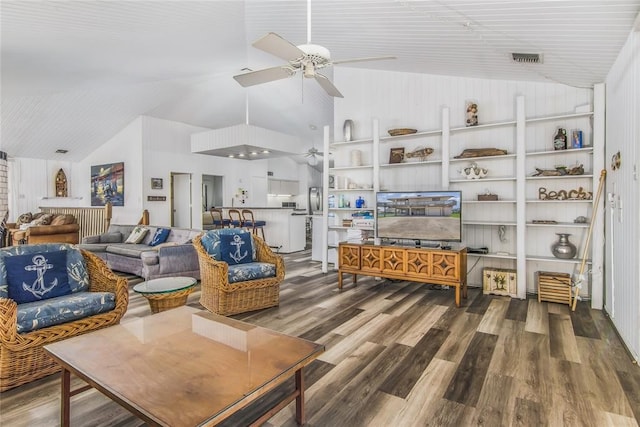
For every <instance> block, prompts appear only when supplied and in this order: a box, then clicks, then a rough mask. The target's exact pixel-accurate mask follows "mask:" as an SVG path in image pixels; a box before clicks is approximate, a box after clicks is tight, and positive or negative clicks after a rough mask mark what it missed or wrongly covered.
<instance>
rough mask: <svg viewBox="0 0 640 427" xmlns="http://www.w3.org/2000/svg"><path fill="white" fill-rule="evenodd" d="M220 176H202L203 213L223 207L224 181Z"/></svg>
mask: <svg viewBox="0 0 640 427" xmlns="http://www.w3.org/2000/svg"><path fill="white" fill-rule="evenodd" d="M223 178H224V177H223V176H219V175H202V211H203V212H206V211H208V210H209V209H211V208H213V207H222V204H223V198H222V188H223V187H222V180H223Z"/></svg>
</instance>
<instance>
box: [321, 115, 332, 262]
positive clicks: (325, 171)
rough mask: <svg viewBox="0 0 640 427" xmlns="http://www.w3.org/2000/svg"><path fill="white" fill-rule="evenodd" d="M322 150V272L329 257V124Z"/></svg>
mask: <svg viewBox="0 0 640 427" xmlns="http://www.w3.org/2000/svg"><path fill="white" fill-rule="evenodd" d="M323 130H324V135H323V137H324V139H323V146H322V152H323V153H324V159H323V160H322V189H323V190H322V272H323V273H327V272H328V271H329V268H328V257H329V157H330V155H329V132H330V128H329V125H326V126H325V127H324V128H323Z"/></svg>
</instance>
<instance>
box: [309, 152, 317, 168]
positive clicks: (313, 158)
mask: <svg viewBox="0 0 640 427" xmlns="http://www.w3.org/2000/svg"><path fill="white" fill-rule="evenodd" d="M307 163H308V164H309V165H310V166H316V165H317V164H318V158H317V157H316V155H315V154H314V155H312V156H309V157H308V158H307Z"/></svg>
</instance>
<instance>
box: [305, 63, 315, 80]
mask: <svg viewBox="0 0 640 427" xmlns="http://www.w3.org/2000/svg"><path fill="white" fill-rule="evenodd" d="M302 68H303V69H304V76H305V77H306V78H308V79H312V78H314V77H315V76H316V68H315V67H314V65H313V62H311V61H307V62H304V63H303V64H302Z"/></svg>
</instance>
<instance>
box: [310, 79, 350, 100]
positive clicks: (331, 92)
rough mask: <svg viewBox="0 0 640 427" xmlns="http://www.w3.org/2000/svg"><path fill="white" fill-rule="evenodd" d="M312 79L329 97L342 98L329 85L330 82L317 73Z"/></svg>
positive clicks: (337, 91)
mask: <svg viewBox="0 0 640 427" xmlns="http://www.w3.org/2000/svg"><path fill="white" fill-rule="evenodd" d="M314 77H315V79H316V81H317V82H318V83H319V84H320V86H322V89H324V90H325V91H326V92H327V93H328V94H329V95H331V96H335V97H337V98H344V96H342V94H341V93H340V91H339V90H338V88H337V87H335V86H334V85H333V83H331V80H329V79H328V78H326V77H325V76H323V75H322V74H319V73H316V74H315V76H314Z"/></svg>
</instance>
